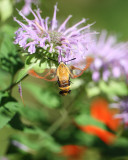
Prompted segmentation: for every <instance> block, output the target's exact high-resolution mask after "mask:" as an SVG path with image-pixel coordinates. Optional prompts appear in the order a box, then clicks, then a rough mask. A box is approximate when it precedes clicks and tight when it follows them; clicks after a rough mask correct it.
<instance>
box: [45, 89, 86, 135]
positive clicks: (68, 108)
mask: <svg viewBox="0 0 128 160" xmlns="http://www.w3.org/2000/svg"><path fill="white" fill-rule="evenodd" d="M83 90H84V87H83V86H82V87H81V88H80V90H79V91H78V92H77V95H76V96H75V97H74V98H73V99H72V100H71V102H70V103H69V104H68V105H67V106H66V107H65V108H64V111H63V114H61V117H60V118H59V119H57V120H56V121H55V122H54V123H53V124H52V125H51V126H50V127H49V129H48V130H47V133H48V134H50V135H52V134H54V132H56V130H58V129H59V128H60V126H61V125H62V124H63V123H64V121H65V120H66V119H67V117H68V115H69V113H70V112H71V111H72V108H73V107H72V106H73V104H74V102H75V101H76V100H77V99H78V98H79V97H81V94H82V93H83Z"/></svg>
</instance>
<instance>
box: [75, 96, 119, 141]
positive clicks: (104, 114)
mask: <svg viewBox="0 0 128 160" xmlns="http://www.w3.org/2000/svg"><path fill="white" fill-rule="evenodd" d="M114 114H115V113H114V112H112V111H111V110H110V109H109V106H108V103H107V101H106V100H104V99H102V98H99V99H96V100H94V101H93V103H92V104H91V116H92V117H93V118H95V119H97V120H99V121H101V122H103V123H104V124H105V125H107V126H108V127H109V128H110V129H111V130H113V131H116V130H117V129H118V126H119V124H120V120H119V119H114V118H113V116H114ZM75 125H76V126H77V127H78V128H79V129H80V130H82V131H83V132H85V133H88V134H92V135H95V136H97V137H99V138H100V139H101V140H102V141H104V142H105V143H106V144H112V143H113V142H114V140H115V139H116V136H115V134H113V133H111V132H108V131H106V130H104V129H102V128H99V127H98V126H94V125H86V126H81V125H78V124H76V123H75Z"/></svg>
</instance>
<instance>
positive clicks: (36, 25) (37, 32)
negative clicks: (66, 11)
mask: <svg viewBox="0 0 128 160" xmlns="http://www.w3.org/2000/svg"><path fill="white" fill-rule="evenodd" d="M57 10H58V9H57V5H55V6H54V14H53V18H52V20H51V21H49V17H46V18H45V19H43V18H42V17H41V15H40V10H39V9H37V10H36V11H35V12H33V10H31V9H30V11H31V13H32V14H33V16H34V19H33V20H29V19H28V18H26V17H25V16H24V15H23V13H22V12H21V11H19V14H20V15H21V16H22V17H23V19H24V20H25V21H26V22H27V24H24V23H22V22H21V21H19V20H17V19H16V18H14V20H15V21H16V22H17V23H18V24H19V25H20V26H21V27H20V28H19V29H18V30H17V31H16V32H15V34H16V36H15V44H19V45H20V47H23V48H24V49H26V50H28V52H29V53H30V54H33V53H36V52H38V51H37V49H38V48H40V49H42V50H41V52H42V54H43V53H50V55H52V54H53V55H57V56H56V57H57V60H58V59H59V61H60V60H62V57H64V58H65V59H68V60H69V59H71V58H76V59H77V60H79V59H80V58H83V57H86V52H87V51H88V48H89V45H90V42H91V41H92V40H91V35H92V34H95V33H96V32H90V26H91V25H92V24H88V25H86V26H82V27H79V26H80V25H82V24H83V23H85V22H86V20H85V19H82V20H81V21H80V22H78V23H76V24H75V25H73V26H72V27H69V28H66V24H67V22H68V21H69V19H70V18H71V17H72V16H71V15H69V16H68V17H67V19H66V20H65V21H64V22H63V23H62V24H61V25H60V26H58V21H57V19H56V13H57ZM37 54H38V53H37Z"/></svg>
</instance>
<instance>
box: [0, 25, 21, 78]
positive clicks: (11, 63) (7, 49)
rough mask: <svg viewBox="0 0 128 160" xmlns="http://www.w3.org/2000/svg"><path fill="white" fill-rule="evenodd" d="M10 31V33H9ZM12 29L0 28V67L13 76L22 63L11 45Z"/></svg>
mask: <svg viewBox="0 0 128 160" xmlns="http://www.w3.org/2000/svg"><path fill="white" fill-rule="evenodd" d="M9 29H10V33H8V32H9ZM12 31H13V28H10V27H8V26H6V27H5V26H4V27H2V29H1V31H0V67H1V69H2V70H4V71H6V72H9V73H11V75H14V74H15V73H16V72H17V71H18V70H19V69H21V68H22V66H23V63H22V61H21V59H20V57H19V55H18V53H17V51H16V47H15V45H14V44H13V38H12V37H13V36H14V35H13V33H12Z"/></svg>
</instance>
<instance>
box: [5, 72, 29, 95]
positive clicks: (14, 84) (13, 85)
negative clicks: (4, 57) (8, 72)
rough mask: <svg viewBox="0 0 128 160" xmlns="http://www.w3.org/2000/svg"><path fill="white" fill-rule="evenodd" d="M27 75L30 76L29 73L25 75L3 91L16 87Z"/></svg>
mask: <svg viewBox="0 0 128 160" xmlns="http://www.w3.org/2000/svg"><path fill="white" fill-rule="evenodd" d="M26 77H28V74H27V75H25V76H24V77H23V78H22V79H21V80H20V81H18V82H15V83H13V84H11V85H10V86H9V87H8V88H6V89H5V90H3V92H6V91H10V90H12V88H13V87H15V86H16V85H17V84H18V83H19V82H21V81H22V80H24V79H25V78H26Z"/></svg>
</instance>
